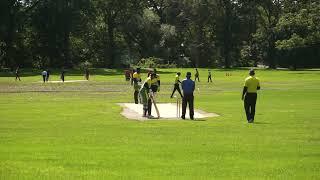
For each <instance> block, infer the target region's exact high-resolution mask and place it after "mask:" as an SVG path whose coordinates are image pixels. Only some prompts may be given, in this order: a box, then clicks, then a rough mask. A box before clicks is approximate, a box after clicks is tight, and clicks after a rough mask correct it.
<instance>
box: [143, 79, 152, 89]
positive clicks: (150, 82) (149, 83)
mask: <svg viewBox="0 0 320 180" xmlns="http://www.w3.org/2000/svg"><path fill="white" fill-rule="evenodd" d="M144 83H146V84H147V85H148V87H149V88H150V87H151V84H152V79H151V77H147V79H146V80H145V81H144Z"/></svg>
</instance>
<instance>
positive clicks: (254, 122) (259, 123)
mask: <svg viewBox="0 0 320 180" xmlns="http://www.w3.org/2000/svg"><path fill="white" fill-rule="evenodd" d="M253 124H271V123H269V122H259V121H258V122H256V121H255V122H254V123H253Z"/></svg>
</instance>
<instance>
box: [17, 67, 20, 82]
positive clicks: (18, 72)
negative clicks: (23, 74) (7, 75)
mask: <svg viewBox="0 0 320 180" xmlns="http://www.w3.org/2000/svg"><path fill="white" fill-rule="evenodd" d="M18 79H19V81H21V79H20V71H19V66H18V67H17V69H16V81H17V80H18Z"/></svg>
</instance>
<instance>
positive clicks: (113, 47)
mask: <svg viewBox="0 0 320 180" xmlns="http://www.w3.org/2000/svg"><path fill="white" fill-rule="evenodd" d="M319 12H320V1H319V0H294V1H293V0H1V1H0V18H1V19H0V66H1V67H8V68H14V67H17V66H21V67H34V68H44V67H57V68H59V67H60V68H61V67H75V66H79V64H81V63H88V64H92V65H93V66H94V67H108V68H114V67H122V66H127V65H129V64H136V63H138V62H140V61H141V59H143V60H146V59H151V60H152V61H155V63H159V64H168V65H169V64H171V65H172V64H173V65H176V66H179V67H225V68H229V67H234V66H257V65H258V64H264V65H268V66H270V67H271V68H275V67H278V66H281V67H292V68H298V67H319V66H320V61H319V58H320V16H319Z"/></svg>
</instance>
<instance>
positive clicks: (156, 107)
mask: <svg viewBox="0 0 320 180" xmlns="http://www.w3.org/2000/svg"><path fill="white" fill-rule="evenodd" d="M150 98H151V101H152V103H153V105H154V108H155V109H156V112H157V116H158V119H159V118H160V112H159V109H158V106H157V103H156V101H155V99H154V97H153V94H152V95H151V96H150Z"/></svg>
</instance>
